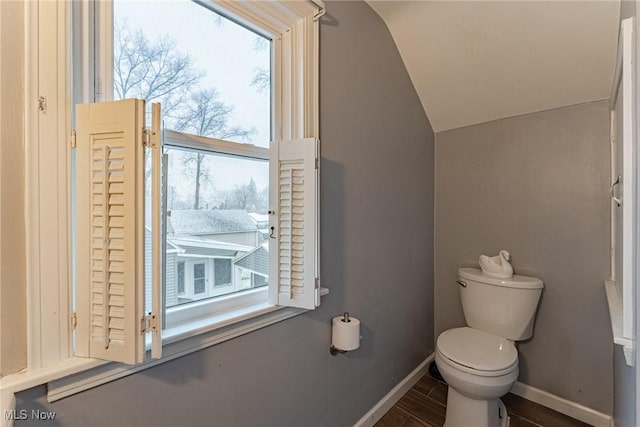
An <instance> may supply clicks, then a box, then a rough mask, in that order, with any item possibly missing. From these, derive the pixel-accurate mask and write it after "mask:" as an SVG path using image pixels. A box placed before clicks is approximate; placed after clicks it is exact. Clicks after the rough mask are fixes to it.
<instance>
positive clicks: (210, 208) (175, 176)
mask: <svg viewBox="0 0 640 427" xmlns="http://www.w3.org/2000/svg"><path fill="white" fill-rule="evenodd" d="M165 152H166V153H167V155H168V157H169V160H168V167H167V209H168V212H167V235H166V247H167V252H166V269H167V275H166V280H165V288H166V298H165V301H166V302H165V304H166V307H172V306H175V305H178V304H183V303H188V302H191V301H197V300H201V299H204V298H213V297H217V296H220V295H227V294H230V293H233V292H240V291H243V290H246V289H251V288H253V287H256V286H264V285H266V284H267V282H268V279H267V277H268V275H269V232H268V229H269V218H268V214H267V210H268V202H269V162H268V161H266V160H255V159H248V158H244V157H237V156H228V155H222V154H217V153H213V152H210V151H203V150H188V149H183V148H174V147H166V148H165ZM205 260H207V263H208V264H207V265H209V266H212V268H213V272H212V273H210V274H212V275H213V285H209V287H208V289H207V287H206V285H205V283H206V280H205V275H204V271H205V270H199V273H198V274H199V275H198V274H196V272H195V271H194V273H193V278H190V277H189V276H187V277H186V279H185V280H186V283H185V284H184V287H185V289H186V292H185V294H184V295H180V297H178V295H179V294H180V288H179V286H180V283H179V281H178V280H179V278H180V274H177V275H176V274H173V273H172V274H169V272H173V271H178V273H179V271H180V266H179V265H180V263H181V262H187V263H194V266H195V265H197V264H196V263H203V262H204V261H205ZM209 268H211V267H209ZM254 275H259V276H261V279H260V280H255V279H254V278H253V276H254ZM176 277H177V278H178V280H177V279H176ZM198 280H199V281H198ZM189 281H192V283H189ZM209 283H211V282H209ZM189 289H194V290H193V292H191V293H190V291H189ZM200 290H202V291H201V292H200Z"/></svg>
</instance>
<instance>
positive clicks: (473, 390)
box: [435, 268, 543, 427]
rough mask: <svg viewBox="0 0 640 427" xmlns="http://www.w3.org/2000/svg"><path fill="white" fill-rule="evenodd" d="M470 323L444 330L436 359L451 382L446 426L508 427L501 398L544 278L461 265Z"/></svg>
mask: <svg viewBox="0 0 640 427" xmlns="http://www.w3.org/2000/svg"><path fill="white" fill-rule="evenodd" d="M457 283H458V285H459V289H460V299H461V302H462V310H463V311H464V317H465V320H466V323H467V326H466V327H462V328H454V329H449V330H447V331H444V332H442V333H441V334H440V336H439V337H438V340H437V343H436V358H435V360H436V365H437V366H438V370H439V371H440V374H441V375H442V377H443V378H444V379H445V381H446V382H447V384H448V385H449V392H448V395H447V413H446V419H445V424H444V425H445V427H470V426H473V427H507V426H508V425H509V417H508V416H507V411H506V408H505V406H504V404H503V403H502V401H501V400H500V397H501V396H503V395H505V394H506V393H507V392H508V391H509V390H510V389H511V386H513V384H514V383H515V382H516V380H517V379H518V351H517V349H516V346H515V342H516V341H522V340H526V339H529V338H531V336H532V335H533V322H534V318H535V313H536V308H537V306H538V301H539V299H540V295H541V293H542V288H543V284H542V281H541V280H540V279H538V278H535V277H527V276H518V275H514V276H512V277H510V278H497V277H491V276H489V275H486V274H484V273H483V272H482V271H481V270H479V269H476V268H461V269H459V270H458V280H457Z"/></svg>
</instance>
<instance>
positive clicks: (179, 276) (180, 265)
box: [176, 261, 184, 295]
mask: <svg viewBox="0 0 640 427" xmlns="http://www.w3.org/2000/svg"><path fill="white" fill-rule="evenodd" d="M176 271H177V273H176V282H177V291H178V295H184V261H179V262H177V263H176Z"/></svg>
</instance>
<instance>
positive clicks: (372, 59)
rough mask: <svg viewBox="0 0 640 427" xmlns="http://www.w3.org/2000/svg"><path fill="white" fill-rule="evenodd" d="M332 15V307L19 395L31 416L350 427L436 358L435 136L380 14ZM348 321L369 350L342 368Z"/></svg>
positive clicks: (327, 272) (352, 9)
mask: <svg viewBox="0 0 640 427" xmlns="http://www.w3.org/2000/svg"><path fill="white" fill-rule="evenodd" d="M327 10H328V12H327V15H326V16H325V17H323V18H322V22H323V24H322V27H321V49H320V55H321V76H320V84H321V88H320V95H321V109H320V113H321V126H320V131H321V135H320V137H321V144H322V200H321V202H322V220H321V221H322V222H321V227H322V228H321V238H322V254H321V255H322V280H323V283H324V286H326V287H328V288H330V289H331V293H330V294H329V295H328V296H327V297H325V298H324V299H323V305H322V306H321V307H320V308H319V309H318V310H316V311H314V312H312V313H309V314H305V315H301V316H298V317H296V318H293V319H289V320H287V321H284V322H281V323H278V324H276V325H273V326H270V327H268V328H265V329H262V330H259V331H256V332H253V333H251V334H248V335H245V336H242V337H240V338H236V339H234V340H231V341H228V342H226V343H223V344H220V345H217V346H214V347H211V348H209V349H207V350H203V351H200V352H197V353H194V354H191V355H189V356H186V357H184V358H181V359H179V360H177V361H173V362H169V363H165V364H163V365H161V366H158V367H156V368H152V369H149V370H146V371H144V372H142V373H139V374H136V375H132V376H129V377H127V378H123V379H121V380H118V381H115V382H112V383H109V384H106V385H104V386H101V387H98V388H95V389H92V390H89V391H86V392H83V393H80V394H78V395H75V396H72V397H69V398H67V399H63V400H61V401H58V402H56V403H53V404H48V403H46V399H45V398H44V396H43V393H44V388H43V387H40V388H36V389H32V390H29V391H26V392H23V393H20V394H19V395H18V409H31V408H40V409H44V408H47V409H48V410H53V411H56V412H57V422H58V423H59V424H60V425H64V426H86V425H92V426H101V425H103V426H108V425H136V426H144V425H154V426H197V425H202V426H223V425H225V426H268V425H272V426H312V425H317V426H348V425H352V424H353V423H354V422H355V421H357V420H358V419H359V418H360V417H361V416H362V415H364V414H365V413H366V411H368V410H369V409H371V407H372V406H373V405H374V404H375V403H377V401H378V400H379V399H380V398H382V396H384V394H386V393H387V392H388V391H389V390H390V389H391V388H392V387H394V386H395V385H396V384H397V383H398V381H400V380H401V379H402V378H404V377H405V376H406V375H407V374H409V372H411V370H412V369H414V368H415V367H416V366H417V365H418V364H419V363H420V362H421V361H422V360H424V358H425V357H426V356H428V355H429V354H431V353H432V352H433V228H432V226H433V139H434V137H433V132H432V130H431V127H430V125H429V123H428V120H427V118H426V115H425V113H424V111H423V109H422V106H421V104H420V101H419V100H418V97H417V95H416V93H415V90H414V88H413V86H412V84H411V81H410V79H409V76H408V75H407V72H406V69H405V67H404V65H403V63H402V60H401V58H400V56H399V54H398V51H397V49H396V47H395V44H394V43H393V40H392V38H391V36H390V34H389V32H388V31H387V29H386V27H385V25H384V24H383V23H382V21H381V20H380V19H379V18H378V16H377V15H376V14H375V13H374V12H373V11H372V10H371V9H370V7H369V6H368V5H366V4H365V3H364V2H335V3H334V2H331V3H328V5H327ZM344 310H349V311H350V312H351V313H352V315H354V316H357V317H359V318H360V319H361V321H362V323H363V330H362V335H363V341H362V347H361V348H360V349H359V350H358V351H355V352H353V353H350V354H346V355H340V356H337V357H333V356H330V355H329V351H328V348H329V339H330V319H331V318H332V317H333V316H335V315H337V314H339V313H341V312H342V311H344ZM24 424H25V423H23V422H16V426H21V425H24ZM34 424H35V423H34ZM37 425H38V426H42V425H45V424H42V423H40V422H38V423H37Z"/></svg>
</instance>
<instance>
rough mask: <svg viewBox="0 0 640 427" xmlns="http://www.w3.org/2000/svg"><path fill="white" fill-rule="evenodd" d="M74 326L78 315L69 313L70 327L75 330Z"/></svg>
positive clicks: (76, 324) (76, 323)
mask: <svg viewBox="0 0 640 427" xmlns="http://www.w3.org/2000/svg"><path fill="white" fill-rule="evenodd" d="M76 326H78V315H77V314H76V312H75V311H74V312H73V313H71V327H72V328H73V329H75V328H76Z"/></svg>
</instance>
